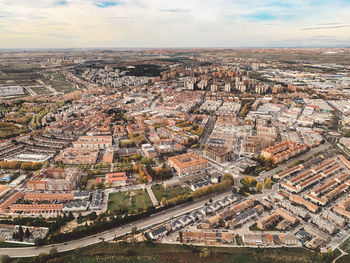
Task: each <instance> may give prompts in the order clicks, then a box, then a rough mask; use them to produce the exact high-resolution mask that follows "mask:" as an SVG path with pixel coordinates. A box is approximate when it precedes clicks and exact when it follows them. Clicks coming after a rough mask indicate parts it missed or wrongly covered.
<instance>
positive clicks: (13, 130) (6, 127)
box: [0, 121, 28, 139]
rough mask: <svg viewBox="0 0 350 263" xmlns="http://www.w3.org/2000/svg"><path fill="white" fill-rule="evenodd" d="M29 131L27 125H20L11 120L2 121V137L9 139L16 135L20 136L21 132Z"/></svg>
mask: <svg viewBox="0 0 350 263" xmlns="http://www.w3.org/2000/svg"><path fill="white" fill-rule="evenodd" d="M27 131H28V128H27V127H26V126H21V127H19V126H18V125H15V124H13V123H9V122H4V121H1V122H0V139H8V138H11V137H14V136H18V135H20V134H21V133H25V132H27Z"/></svg>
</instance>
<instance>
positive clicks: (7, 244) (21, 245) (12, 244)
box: [0, 242, 33, 247]
mask: <svg viewBox="0 0 350 263" xmlns="http://www.w3.org/2000/svg"><path fill="white" fill-rule="evenodd" d="M32 246H33V245H27V244H19V243H9V242H2V243H0V247H32Z"/></svg>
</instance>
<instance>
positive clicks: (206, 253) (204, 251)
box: [199, 247, 211, 258]
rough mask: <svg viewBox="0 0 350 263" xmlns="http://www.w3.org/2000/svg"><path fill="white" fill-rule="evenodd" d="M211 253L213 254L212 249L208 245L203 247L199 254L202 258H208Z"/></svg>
mask: <svg viewBox="0 0 350 263" xmlns="http://www.w3.org/2000/svg"><path fill="white" fill-rule="evenodd" d="M210 254H211V251H210V249H209V248H207V247H205V248H203V249H202V250H201V253H200V254H199V256H200V257H201V258H207V257H209V256H210Z"/></svg>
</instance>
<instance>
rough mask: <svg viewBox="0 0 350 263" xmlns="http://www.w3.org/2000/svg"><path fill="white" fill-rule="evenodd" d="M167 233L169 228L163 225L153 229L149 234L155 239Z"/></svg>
mask: <svg viewBox="0 0 350 263" xmlns="http://www.w3.org/2000/svg"><path fill="white" fill-rule="evenodd" d="M167 233H168V230H167V229H166V227H165V226H161V227H158V228H156V229H154V230H152V231H151V232H150V233H149V236H150V238H152V239H153V240H155V239H159V238H161V237H164V236H165V235H166V234H167Z"/></svg>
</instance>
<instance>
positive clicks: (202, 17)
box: [0, 0, 350, 48]
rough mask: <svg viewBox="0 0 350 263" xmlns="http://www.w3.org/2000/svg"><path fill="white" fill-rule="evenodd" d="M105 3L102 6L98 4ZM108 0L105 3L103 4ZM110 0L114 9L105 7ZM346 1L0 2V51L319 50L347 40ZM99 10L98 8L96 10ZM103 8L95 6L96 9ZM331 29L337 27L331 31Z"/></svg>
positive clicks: (349, 31)
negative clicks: (308, 47) (310, 47)
mask: <svg viewBox="0 0 350 263" xmlns="http://www.w3.org/2000/svg"><path fill="white" fill-rule="evenodd" d="M106 3H107V4H106ZM110 3H112V4H110ZM113 3H114V4H113ZM349 4H350V3H349V1H346V0H333V1H324V0H319V1H306V0H295V1H293V2H291V1H277V0H276V1H275V0H245V1H244V0H216V1H211V0H177V1H169V0H118V1H114V0H105V1H104V0H100V1H97V0H66V1H58V0H0V39H1V42H0V48H9V47H19V48H25V47H26V48H31V47H163V46H164V47H176V46H180V47H186V46H196V47H198V46H265V45H268V46H273V45H281V44H283V43H285V45H291V46H298V45H301V44H303V43H305V39H307V43H308V44H309V45H313V43H314V44H315V45H319V44H320V39H315V38H312V36H313V35H314V33H315V31H314V30H300V29H303V28H316V27H320V26H319V25H320V24H328V23H337V26H328V27H327V26H324V28H321V29H318V30H317V34H319V35H321V34H322V35H330V34H331V35H332V36H334V38H332V41H331V40H329V41H327V42H326V41H325V45H338V44H339V43H345V42H346V40H347V39H348V36H349V35H350V28H349V27H340V25H347V24H350V21H349V19H348V11H349V7H350V5H349ZM98 6H100V7H98ZM102 7H103V8H102ZM338 25H339V26H338Z"/></svg>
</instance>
